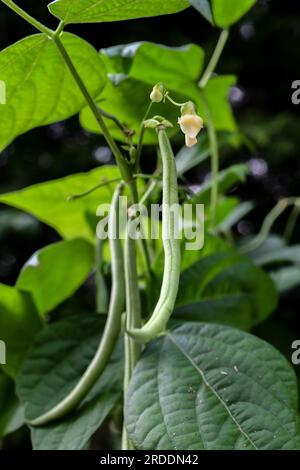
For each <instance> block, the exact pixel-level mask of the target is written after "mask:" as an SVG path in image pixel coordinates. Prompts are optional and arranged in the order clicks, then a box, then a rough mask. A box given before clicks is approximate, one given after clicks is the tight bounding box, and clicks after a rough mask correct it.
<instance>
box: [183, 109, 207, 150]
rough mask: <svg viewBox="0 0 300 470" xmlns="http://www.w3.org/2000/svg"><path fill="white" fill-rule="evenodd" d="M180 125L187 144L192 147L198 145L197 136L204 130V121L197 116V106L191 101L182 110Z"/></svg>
mask: <svg viewBox="0 0 300 470" xmlns="http://www.w3.org/2000/svg"><path fill="white" fill-rule="evenodd" d="M178 124H179V125H180V128H181V130H182V132H183V133H184V135H185V144H186V146H187V147H192V146H193V145H195V144H196V143H197V135H198V134H199V132H200V131H201V130H202V129H203V119H202V118H201V117H200V116H198V115H197V113H196V109H195V105H194V103H192V102H191V101H189V102H188V103H186V104H185V105H183V106H182V108H181V117H180V118H179V119H178Z"/></svg>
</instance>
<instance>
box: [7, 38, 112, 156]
mask: <svg viewBox="0 0 300 470" xmlns="http://www.w3.org/2000/svg"><path fill="white" fill-rule="evenodd" d="M62 42H63V44H64V46H65V48H66V49H67V52H68V53H69V55H70V57H71V59H72V61H73V63H74V65H75V67H76V69H77V71H78V73H79V75H80V76H81V78H82V80H83V82H84V83H85V85H86V86H87V88H88V90H89V92H90V93H91V95H92V96H97V95H98V93H100V91H101V90H102V89H103V87H104V84H105V81H106V75H105V72H104V65H103V63H102V61H101V58H100V57H99V55H98V54H97V52H96V50H95V49H94V48H93V47H92V46H91V45H90V44H88V43H87V42H86V41H84V40H82V39H80V38H78V37H77V36H75V35H73V34H69V33H64V34H63V36H62ZM0 79H1V80H3V81H5V83H6V105H3V106H1V107H0V120H1V134H0V151H1V150H3V149H4V148H5V147H6V146H7V145H8V144H9V143H10V142H11V141H12V140H13V139H14V138H15V137H17V136H18V135H20V134H23V133H24V132H26V131H28V130H30V129H33V128H35V127H38V126H43V125H46V124H50V123H52V122H56V121H60V120H62V119H66V118H68V117H70V116H72V115H73V114H76V113H77V112H78V111H79V110H80V109H81V108H82V107H83V105H84V103H85V101H84V98H83V96H82V94H81V92H80V90H79V89H78V87H77V85H76V83H75V81H74V79H73V77H72V75H71V74H70V72H69V70H68V69H67V67H66V66H65V64H64V62H63V60H62V57H61V55H60V53H59V51H58V49H57V48H56V46H55V44H54V43H53V41H51V40H50V39H49V38H48V37H47V36H45V35H44V34H37V35H34V36H29V37H27V38H25V39H22V40H21V41H19V42H17V43H16V44H14V45H13V46H10V47H8V48H7V49H5V50H3V51H2V52H0Z"/></svg>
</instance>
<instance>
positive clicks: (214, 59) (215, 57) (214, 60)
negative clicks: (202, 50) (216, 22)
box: [199, 29, 229, 89]
mask: <svg viewBox="0 0 300 470" xmlns="http://www.w3.org/2000/svg"><path fill="white" fill-rule="evenodd" d="M228 37H229V30H228V29H223V30H222V31H221V34H220V37H219V40H218V42H217V45H216V47H215V50H214V52H213V54H212V56H211V59H210V61H209V63H208V65H207V67H206V69H205V71H204V73H203V75H202V78H201V80H200V81H199V87H200V88H202V89H203V88H205V87H206V85H207V83H208V82H209V80H210V78H211V76H212V74H213V73H214V71H215V69H216V67H217V65H218V62H219V60H220V57H221V55H222V52H223V50H224V47H225V45H226V42H227V40H228Z"/></svg>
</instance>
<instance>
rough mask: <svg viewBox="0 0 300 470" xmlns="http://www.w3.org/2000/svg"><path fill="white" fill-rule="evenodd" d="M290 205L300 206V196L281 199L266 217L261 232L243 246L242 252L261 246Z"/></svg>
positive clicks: (248, 251)
mask: <svg viewBox="0 0 300 470" xmlns="http://www.w3.org/2000/svg"><path fill="white" fill-rule="evenodd" d="M289 206H295V207H297V208H300V198H294V197H290V198H286V199H281V200H280V201H279V202H278V203H277V204H276V205H275V206H274V207H273V209H272V210H271V211H270V212H269V213H268V214H267V216H266V217H265V219H264V221H263V223H262V226H261V229H260V231H259V233H258V234H257V235H256V236H255V237H254V238H253V239H252V240H251V241H250V242H249V243H247V244H245V245H243V246H241V248H240V252H241V253H250V252H251V251H254V250H256V249H257V248H259V247H260V246H261V245H262V244H263V243H264V241H265V240H266V239H267V236H268V235H269V233H270V230H271V229H272V227H273V225H274V223H275V222H276V220H277V219H278V217H280V216H281V214H282V213H283V212H284V211H285V210H286V209H287V208H288V207H289Z"/></svg>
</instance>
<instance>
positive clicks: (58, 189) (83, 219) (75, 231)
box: [0, 166, 120, 240]
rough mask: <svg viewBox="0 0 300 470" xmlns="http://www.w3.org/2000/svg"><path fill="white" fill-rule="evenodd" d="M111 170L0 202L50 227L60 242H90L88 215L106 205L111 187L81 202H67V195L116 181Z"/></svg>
mask: <svg viewBox="0 0 300 470" xmlns="http://www.w3.org/2000/svg"><path fill="white" fill-rule="evenodd" d="M119 175H120V173H119V170H118V168H117V167H115V166H102V167H101V168H97V169H95V170H92V171H90V172H88V173H78V174H75V175H71V176H67V177H65V178H60V179H57V180H54V181H48V182H46V183H40V184H36V185H33V186H30V187H28V188H25V189H22V190H20V191H15V192H12V193H8V194H2V195H0V202H3V203H5V204H8V205H10V206H13V207H16V208H18V209H22V210H24V211H26V212H29V213H30V214H32V215H34V216H35V217H37V218H38V219H39V220H41V221H42V222H45V223H46V224H47V225H49V226H50V227H53V228H54V229H55V230H56V231H57V232H58V233H59V234H60V235H61V236H62V237H63V238H77V237H81V238H86V239H88V240H94V238H95V231H94V230H93V229H92V228H91V225H90V223H89V221H88V215H89V214H92V215H94V216H95V225H96V209H97V207H98V205H99V204H102V203H110V202H111V198H112V193H113V190H114V185H107V186H104V187H102V188H100V189H98V190H97V191H95V192H93V193H91V194H89V195H88V196H85V197H83V198H80V199H77V200H73V201H69V200H68V198H69V196H70V195H74V194H78V193H81V192H84V191H87V190H88V189H90V188H92V187H93V186H95V185H97V184H99V183H100V182H101V181H105V180H110V179H114V178H117V177H119Z"/></svg>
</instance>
